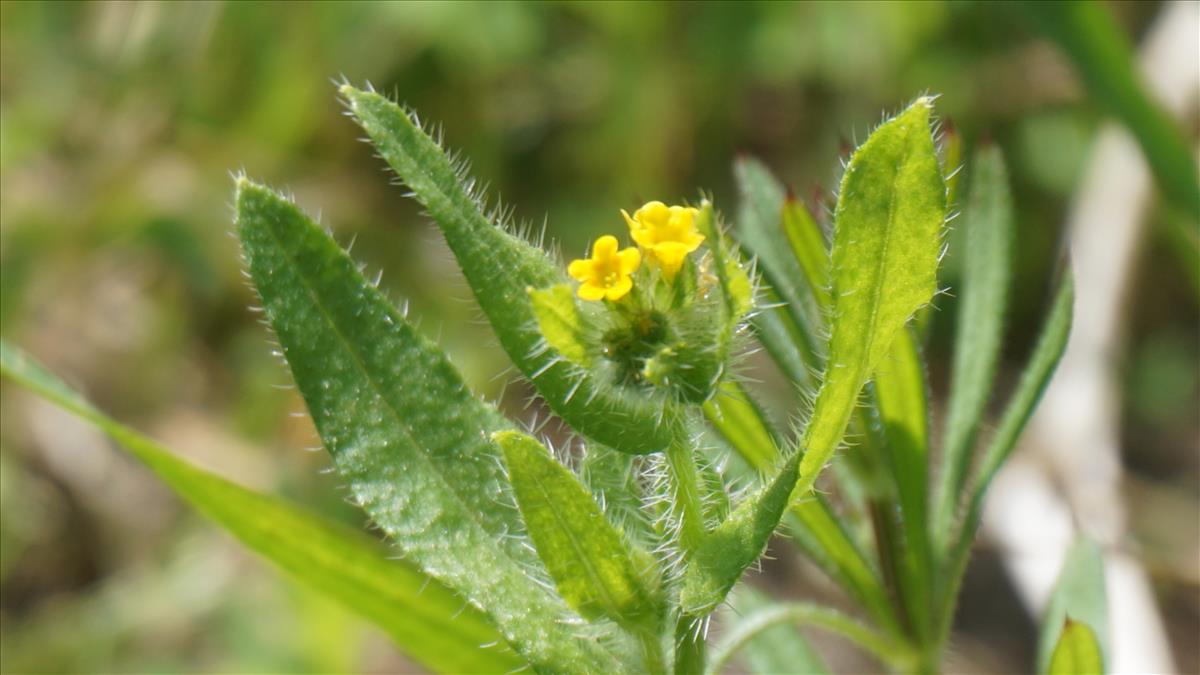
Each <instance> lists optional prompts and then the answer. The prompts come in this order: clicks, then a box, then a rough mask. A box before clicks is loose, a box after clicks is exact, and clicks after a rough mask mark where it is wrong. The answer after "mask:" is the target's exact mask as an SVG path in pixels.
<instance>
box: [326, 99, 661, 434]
mask: <svg viewBox="0 0 1200 675" xmlns="http://www.w3.org/2000/svg"><path fill="white" fill-rule="evenodd" d="M340 91H341V94H342V96H343V97H345V99H346V102H347V105H348V106H349V108H350V111H351V113H353V115H354V117H355V118H356V119H357V120H358V122H359V124H361V125H362V127H363V129H364V130H366V132H367V135H368V136H369V137H370V138H371V141H372V142H373V143H374V144H375V147H376V148H377V149H378V150H379V153H380V155H381V156H382V157H383V159H384V160H386V161H387V163H388V164H389V165H390V166H391V167H392V169H393V170H394V171H395V172H396V174H397V175H398V176H399V177H400V179H401V180H403V181H404V183H405V184H406V185H407V186H408V187H409V188H410V189H411V190H412V192H413V195H414V196H415V197H416V199H417V200H418V201H419V202H421V203H422V204H423V205H424V206H425V208H426V209H428V211H429V213H430V215H432V216H433V218H434V220H435V221H436V222H437V224H438V226H439V227H440V228H441V230H442V234H443V235H445V237H446V243H447V244H449V246H450V250H451V251H453V252H454V255H455V258H456V259H457V260H458V264H459V266H460V267H461V268H462V270H463V274H464V275H465V276H466V279H467V283H469V284H470V285H471V290H472V291H474V293H475V299H476V300H477V301H478V302H479V306H480V307H481V308H482V309H483V312H484V314H485V315H486V316H487V318H488V321H489V322H491V324H492V328H493V330H495V332H496V336H497V337H498V338H499V339H500V344H501V345H502V346H503V347H504V350H505V351H506V352H508V356H509V358H511V359H512V361H513V363H514V364H515V365H516V366H517V368H518V369H519V370H520V371H521V372H522V373H524V374H525V375H526V377H528V378H529V379H530V380H531V381H532V382H533V384H534V386H535V387H537V390H538V392H539V393H540V394H541V395H542V397H543V398H545V399H546V402H547V403H548V404H549V405H550V408H551V409H552V410H553V411H554V412H555V413H556V414H557V415H559V416H560V417H562V418H563V419H564V420H566V422H567V423H568V424H570V425H571V427H572V428H573V429H575V430H576V431H578V432H579V433H580V434H583V435H584V436H587V437H589V438H592V439H594V440H596V441H599V442H600V443H603V444H604V445H607V446H609V447H612V448H614V449H616V450H621V451H623V452H630V453H635V454H642V453H650V452H658V451H660V450H663V449H664V448H665V447H666V446H667V445H668V444H669V443H670V441H671V426H670V425H669V424H662V423H661V422H662V418H663V405H664V403H663V401H661V400H659V399H656V398H652V397H649V396H645V395H641V394H640V393H637V392H633V391H630V390H627V389H623V388H615V387H614V386H612V385H611V384H609V383H607V382H604V381H601V379H600V377H599V376H598V375H596V374H594V373H590V372H588V371H582V370H580V369H579V368H577V367H574V366H573V365H572V364H570V363H568V362H566V361H565V360H564V359H561V358H560V357H559V356H558V355H557V354H556V353H555V351H554V350H546V349H540V348H539V347H540V346H541V345H542V340H543V338H542V334H541V333H540V332H539V331H538V321H537V318H536V317H535V315H534V310H533V306H532V303H531V302H530V299H529V294H528V292H527V291H526V289H528V288H530V287H532V288H549V287H551V286H555V285H557V284H562V283H567V282H568V279H567V277H566V275H565V274H564V272H563V270H562V268H561V266H559V265H558V264H556V263H555V262H554V261H553V260H552V259H551V258H550V256H548V255H547V254H546V252H545V251H542V250H541V249H539V248H537V247H535V246H532V245H531V244H529V243H528V242H526V241H524V240H523V239H521V238H519V237H516V236H514V235H512V234H510V233H509V232H507V231H505V230H504V229H502V228H500V227H498V226H497V225H496V224H494V223H493V222H492V221H491V220H489V219H488V217H486V216H485V215H484V214H483V213H482V211H481V210H480V206H481V204H480V201H479V199H480V198H479V197H478V195H477V194H476V193H475V192H473V191H472V189H470V188H468V187H467V185H466V184H464V180H465V177H464V176H463V173H464V172H463V171H462V170H461V168H456V167H455V166H454V165H453V164H452V163H451V162H450V160H449V158H447V157H446V155H445V153H444V152H443V151H442V149H441V148H440V147H439V146H438V144H437V143H436V142H435V141H434V140H433V139H432V138H430V137H429V136H428V135H427V134H426V133H425V132H424V131H422V130H421V128H420V127H419V126H418V125H417V123H416V121H415V119H414V118H413V117H411V116H410V115H409V114H408V113H406V112H405V111H404V110H402V109H401V108H400V107H399V106H397V105H396V104H394V103H392V102H391V101H389V100H388V99H386V98H385V97H383V96H380V95H379V94H376V93H374V92H365V91H360V90H358V89H355V88H354V87H351V86H350V85H343V86H342V87H341V89H340Z"/></svg>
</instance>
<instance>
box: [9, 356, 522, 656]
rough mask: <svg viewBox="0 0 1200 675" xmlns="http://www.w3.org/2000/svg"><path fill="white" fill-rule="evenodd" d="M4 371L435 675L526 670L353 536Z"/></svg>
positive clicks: (423, 579) (72, 397)
mask: <svg viewBox="0 0 1200 675" xmlns="http://www.w3.org/2000/svg"><path fill="white" fill-rule="evenodd" d="M0 371H3V373H4V375H5V376H6V377H9V378H11V379H12V380H13V381H15V382H17V383H18V384H20V385H22V386H24V387H26V388H28V389H30V390H32V391H35V392H37V393H38V394H39V395H41V396H43V397H45V398H47V399H48V400H50V401H52V402H53V403H55V404H57V405H58V406H60V407H62V408H63V409H64V410H67V411H69V412H71V413H74V414H76V415H78V416H80V417H81V418H83V419H85V420H87V421H89V422H91V423H93V424H95V425H96V426H97V427H99V428H100V429H102V430H103V431H104V432H105V433H107V434H108V435H110V436H112V438H113V439H114V440H116V441H117V442H119V443H121V444H122V445H124V446H125V447H126V448H128V449H129V451H130V453H131V454H132V455H133V456H134V457H136V458H137V459H138V460H139V461H141V462H142V463H143V464H145V465H146V467H147V468H149V469H150V470H151V471H153V472H154V473H155V475H157V476H158V478H159V479H160V480H162V481H163V482H164V483H166V484H167V485H168V486H170V488H171V489H172V490H173V491H174V492H175V493H176V494H178V495H179V496H180V497H182V498H183V499H184V500H186V501H187V502H188V503H189V504H191V505H192V506H193V507H194V508H195V509H196V510H197V511H199V512H201V513H203V514H204V515H205V516H207V517H208V518H210V519H212V520H213V521H214V522H216V523H217V524H218V525H220V526H222V527H224V528H225V529H226V530H228V531H229V532H230V533H231V534H233V535H234V536H235V537H237V538H238V540H239V541H241V542H242V543H243V544H245V545H246V546H247V547H248V548H250V549H251V550H253V551H255V552H256V553H258V554H259V555H261V556H263V557H264V558H266V559H267V560H270V561H271V562H272V563H274V564H275V565H277V566H279V568H280V569H282V570H284V571H285V572H286V573H287V574H288V575H289V576H290V577H291V578H292V579H294V580H295V581H297V582H299V583H301V584H305V585H307V586H310V587H312V588H314V589H316V590H318V591H320V592H321V593H323V594H325V595H326V596H328V597H329V598H331V599H333V600H335V601H337V602H339V603H341V604H342V605H344V606H345V607H346V608H348V609H350V610H351V611H354V612H356V613H357V614H359V615H361V616H362V617H363V618H365V619H367V620H369V621H371V622H372V623H374V624H375V625H377V626H379V627H380V628H382V629H383V630H384V631H385V632H387V633H388V635H390V636H391V637H392V639H393V640H395V641H396V644H397V645H399V646H400V648H401V649H402V650H404V652H405V653H406V654H408V655H409V656H411V657H412V658H413V659H415V660H416V661H418V662H420V663H421V664H422V665H424V666H426V667H428V668H431V669H433V670H436V671H440V672H447V673H462V672H496V673H503V672H511V671H512V670H514V669H517V668H520V667H522V666H523V665H524V661H523V660H522V659H521V658H520V657H518V656H517V655H516V654H514V653H513V652H511V651H509V650H508V649H507V648H506V647H504V646H502V645H498V646H493V647H490V648H485V647H483V645H487V644H492V643H494V642H496V641H497V640H499V639H500V634H499V633H498V632H497V631H496V629H495V628H493V627H492V626H491V624H490V623H489V622H488V619H487V617H486V616H484V614H483V613H482V612H480V611H478V610H477V609H475V608H474V607H472V606H470V605H467V604H465V601H464V600H463V599H462V598H461V597H459V596H458V595H456V594H455V593H454V592H453V591H451V590H450V589H448V588H446V587H445V586H443V585H442V584H441V583H439V582H438V581H436V580H434V579H431V578H430V577H428V576H426V575H425V574H423V573H422V572H421V571H419V570H418V569H417V567H416V565H414V564H413V563H411V562H409V561H406V560H398V561H394V560H388V558H387V556H388V550H387V549H386V548H385V547H384V546H382V545H380V544H379V543H378V542H377V541H375V540H373V539H371V538H370V537H368V536H366V535H365V534H363V533H361V532H358V531H356V530H351V529H349V528H346V527H345V526H342V525H340V524H338V523H334V522H332V521H327V520H325V519H324V518H322V517H320V516H317V515H314V514H311V513H308V512H306V511H304V510H302V509H300V508H297V507H296V506H293V505H291V504H288V503H287V502H285V501H283V500H281V499H279V498H276V497H273V496H270V495H266V494H261V493H257V492H253V491H251V490H247V489H246V488H243V487H241V486H239V485H236V484H234V483H231V482H229V481H227V480H225V479H224V478H221V477H220V476H217V475H215V474H212V473H209V472H207V471H204V470H203V469H200V468H197V467H195V466H193V465H191V464H189V463H187V462H185V461H183V460H181V459H179V458H177V457H175V456H174V455H173V454H171V453H170V452H169V451H167V450H165V449H163V448H162V447H161V446H159V445H157V444H155V443H154V442H153V441H151V440H149V439H147V438H146V437H144V436H142V435H140V434H138V433H137V432H135V431H133V430H131V429H129V428H128V427H125V426H122V425H121V424H118V423H117V422H115V421H113V420H112V419H110V418H109V417H107V416H105V415H104V414H102V413H100V412H99V411H98V410H96V409H95V408H94V407H92V405H91V404H89V403H88V402H87V401H85V400H84V399H83V398H81V397H80V396H79V395H78V394H77V393H75V392H74V391H71V390H70V389H69V388H68V387H67V386H66V385H65V384H63V383H62V382H61V381H60V380H59V379H57V378H56V377H54V376H53V375H52V374H50V373H49V372H47V371H46V370H45V369H43V368H42V367H41V366H40V365H39V364H37V363H35V362H34V361H33V360H31V359H30V358H29V357H28V356H26V355H25V354H24V353H23V352H21V351H20V350H19V349H17V348H16V347H13V346H11V345H9V344H8V343H7V342H0Z"/></svg>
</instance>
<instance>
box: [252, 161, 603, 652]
mask: <svg viewBox="0 0 1200 675" xmlns="http://www.w3.org/2000/svg"><path fill="white" fill-rule="evenodd" d="M237 227H238V235H239V236H240V238H241V241H242V247H243V249H244V251H245V254H246V259H247V262H248V266H249V270H250V275H251V278H252V279H253V280H254V284H255V286H256V287H257V289H258V292H259V295H260V296H261V297H262V301H263V308H264V311H265V314H266V317H267V320H268V321H269V322H270V324H271V327H272V328H274V329H275V334H276V336H277V337H278V339H279V343H280V346H281V347H282V350H283V355H284V357H285V358H286V359H287V362H288V365H289V366H290V367H291V370H292V375H293V377H294V379H295V380H296V384H297V386H298V387H299V389H300V393H301V394H302V395H303V396H304V400H305V402H306V403H307V405H308V409H309V412H310V414H311V415H312V417H313V421H314V423H315V424H316V427H317V431H318V432H319V433H320V434H321V439H322V440H323V441H324V443H325V446H326V448H327V449H328V450H329V452H330V454H331V455H332V456H333V459H334V462H335V464H336V466H337V468H338V471H339V472H340V473H341V475H342V476H343V477H344V478H345V479H346V480H347V481H349V484H350V489H351V491H352V494H353V495H354V497H355V499H356V500H357V502H358V503H359V504H360V505H361V506H362V507H363V509H365V510H366V511H367V513H368V514H370V516H371V518H372V519H373V520H374V521H375V523H376V524H377V525H379V527H381V528H382V529H383V531H384V532H386V533H387V534H388V536H389V537H391V538H392V540H394V541H395V542H396V544H397V546H398V547H399V548H400V549H401V550H402V551H403V552H404V554H405V556H406V557H408V558H409V559H410V560H412V561H413V562H415V563H416V564H418V565H419V566H420V567H421V568H422V569H423V570H424V571H425V572H426V573H427V574H429V575H430V576H432V577H434V578H436V579H438V580H440V581H442V582H443V583H445V584H446V585H447V586H450V587H451V588H453V589H455V590H457V591H458V592H460V593H462V594H463V595H464V596H465V597H467V598H468V599H469V600H470V601H471V602H472V603H473V604H475V605H476V606H477V607H479V608H481V609H483V610H484V611H485V612H487V613H488V614H490V615H491V617H492V618H493V620H494V621H495V623H496V625H498V626H500V627H501V629H502V630H503V631H504V635H505V637H506V638H507V639H508V641H509V643H510V644H512V646H513V647H514V648H515V649H516V650H517V651H518V652H520V653H521V654H522V655H524V656H525V657H526V658H528V659H529V660H530V661H531V662H532V663H533V664H534V666H535V667H537V668H539V669H542V670H564V669H568V668H569V667H573V666H571V665H570V664H578V663H592V664H603V663H607V662H608V658H609V657H608V656H607V655H606V654H604V653H603V652H601V651H600V650H599V649H598V648H597V647H596V646H595V645H592V644H590V643H587V642H584V641H581V640H578V639H577V636H575V635H574V634H573V633H572V632H571V631H570V629H569V628H568V627H567V626H566V625H565V624H564V622H563V621H562V619H563V617H564V616H565V615H567V614H568V609H567V607H566V606H565V605H564V604H563V603H562V601H561V600H560V599H559V598H557V597H555V596H554V595H552V594H551V593H549V592H547V591H546V590H544V589H543V588H541V587H540V586H539V585H538V584H537V583H535V582H534V581H533V580H532V579H531V578H530V576H529V572H530V568H531V567H533V566H536V564H537V561H536V558H534V557H533V556H532V555H530V554H529V552H528V551H526V550H525V549H524V547H523V546H522V545H521V542H520V541H518V540H517V539H516V538H515V537H510V536H508V535H509V534H510V533H513V532H517V531H519V516H518V513H517V511H516V509H515V508H514V507H512V506H510V505H507V504H506V503H505V502H506V501H507V498H506V496H505V480H504V476H503V474H502V472H501V468H500V461H499V456H498V455H499V453H498V452H497V451H496V449H495V447H494V446H493V445H492V444H491V442H490V441H489V440H488V438H487V434H491V433H494V432H496V431H503V430H506V429H509V428H511V425H510V424H509V423H508V422H507V420H505V419H504V418H503V417H502V416H501V415H500V414H499V413H498V412H497V411H496V410H495V409H494V408H492V407H491V406H488V405H486V404H484V403H483V402H482V401H480V400H479V399H477V398H476V397H475V396H474V395H473V394H472V393H471V392H470V391H468V390H467V387H466V385H465V384H464V383H463V381H462V379H461V377H460V376H459V374H458V373H457V372H456V371H455V369H454V367H453V366H452V365H451V364H450V363H449V361H447V359H446V357H445V355H444V354H443V353H442V352H441V351H440V350H438V348H437V347H436V346H435V345H433V344H431V343H430V342H428V341H427V340H425V339H423V338H422V337H421V336H419V335H418V334H417V333H416V332H415V331H414V330H413V329H412V327H411V326H410V325H408V323H407V322H406V321H405V320H404V318H403V317H402V316H401V315H400V314H399V313H398V312H397V311H396V309H395V308H394V307H393V306H392V304H391V303H390V302H388V300H387V299H386V298H385V297H384V296H383V294H382V293H380V292H379V291H378V290H377V289H376V288H375V287H374V286H372V285H371V284H370V283H369V282H367V281H366V280H365V279H364V278H363V276H362V275H361V274H360V273H359V270H358V268H357V267H356V266H355V264H354V262H353V261H352V260H351V259H350V257H349V256H348V255H346V253H345V252H344V251H342V250H341V249H340V248H339V247H338V246H337V244H336V243H335V242H334V241H333V240H332V239H331V238H330V237H329V236H328V235H327V234H326V233H325V232H324V231H323V230H322V229H321V228H320V227H319V226H318V225H317V224H316V223H314V222H312V221H311V220H310V219H309V218H308V217H307V216H305V215H304V214H303V213H302V212H301V211H300V210H299V209H298V208H297V207H296V206H295V205H294V204H292V203H291V202H290V201H288V200H286V199H284V198H282V197H280V196H279V195H277V194H275V193H274V192H272V191H270V190H268V189H266V188H264V187H261V186H258V185H255V184H253V183H251V182H250V181H248V180H246V179H241V180H239V181H238V193H237Z"/></svg>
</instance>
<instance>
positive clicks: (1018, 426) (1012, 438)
mask: <svg viewBox="0 0 1200 675" xmlns="http://www.w3.org/2000/svg"><path fill="white" fill-rule="evenodd" d="M1074 307H1075V281H1074V279H1073V278H1072V277H1071V271H1070V269H1066V270H1064V271H1063V273H1062V279H1061V280H1060V281H1059V283H1058V287H1057V289H1055V292H1054V299H1053V302H1052V304H1051V306H1050V312H1049V314H1048V315H1047V317H1046V323H1045V325H1044V326H1043V327H1042V333H1041V335H1039V336H1038V342H1037V345H1036V346H1035V347H1034V350H1033V355H1032V356H1031V357H1030V359H1029V363H1028V364H1027V365H1026V366H1025V371H1024V372H1022V373H1021V379H1020V380H1019V381H1018V383H1017V388H1016V390H1015V391H1014V392H1013V394H1012V397H1011V398H1010V399H1009V401H1008V405H1007V406H1006V407H1005V409H1004V414H1003V415H1002V416H1001V418H1000V424H999V426H997V427H996V432H995V434H994V435H993V436H992V439H991V441H990V442H989V443H988V445H987V447H986V448H985V449H984V452H983V455H982V456H981V458H980V461H979V471H978V475H977V477H976V480H975V487H974V489H973V491H972V497H973V498H974V497H976V496H979V495H981V494H982V493H983V492H984V491H985V490H986V489H987V486H988V485H990V484H991V482H992V478H994V477H995V475H996V472H997V471H999V470H1000V466H1001V465H1002V464H1003V463H1004V460H1006V459H1008V456H1009V454H1011V453H1012V450H1013V448H1014V447H1016V445H1017V439H1018V438H1020V436H1021V432H1022V431H1024V429H1025V425H1026V423H1028V422H1029V417H1030V416H1031V415H1032V414H1033V410H1034V408H1036V407H1037V403H1038V401H1040V400H1041V398H1042V393H1043V392H1044V391H1045V390H1046V386H1047V385H1049V384H1050V376H1051V375H1053V374H1054V369H1055V368H1056V367H1058V362H1059V360H1060V359H1061V358H1062V355H1063V350H1065V349H1066V348H1067V338H1068V337H1070V334H1071V320H1072V314H1073V311H1074Z"/></svg>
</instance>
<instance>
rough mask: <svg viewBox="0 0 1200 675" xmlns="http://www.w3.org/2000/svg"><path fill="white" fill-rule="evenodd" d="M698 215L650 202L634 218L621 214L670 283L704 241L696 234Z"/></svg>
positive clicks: (695, 210)
mask: <svg viewBox="0 0 1200 675" xmlns="http://www.w3.org/2000/svg"><path fill="white" fill-rule="evenodd" d="M697 213H699V211H698V210H697V209H693V208H688V207H686V206H667V205H666V204H664V203H662V202H647V203H646V204H645V205H644V206H643V207H642V208H640V209H638V210H637V211H635V212H634V213H633V216H630V215H629V214H628V213H626V212H625V210H624V209H622V210H621V215H622V216H625V222H626V223H628V224H629V233H630V235H631V236H632V237H633V240H634V241H636V242H637V245H638V246H640V247H642V249H644V250H645V251H646V252H648V253H649V254H650V256H651V257H653V258H654V259H655V260H657V261H658V264H659V265H660V266H661V267H662V271H663V276H665V277H666V278H667V280H668V281H672V280H674V279H675V275H676V274H677V273H678V272H679V267H680V266H681V265H683V259H684V258H685V257H687V254H689V253H691V252H692V251H695V250H696V249H697V248H698V247H699V246H700V243H701V242H703V241H704V235H702V234H700V233H699V232H697V231H696V214H697Z"/></svg>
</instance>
